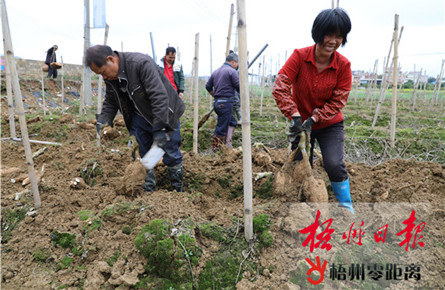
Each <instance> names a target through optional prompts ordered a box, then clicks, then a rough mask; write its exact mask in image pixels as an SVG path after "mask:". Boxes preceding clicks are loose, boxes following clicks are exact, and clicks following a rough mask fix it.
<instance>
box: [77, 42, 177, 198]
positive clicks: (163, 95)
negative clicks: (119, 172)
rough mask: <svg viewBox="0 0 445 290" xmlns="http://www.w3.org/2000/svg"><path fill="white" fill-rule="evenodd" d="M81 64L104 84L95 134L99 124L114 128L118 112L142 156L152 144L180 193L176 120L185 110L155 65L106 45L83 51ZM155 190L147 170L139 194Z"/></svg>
mask: <svg viewBox="0 0 445 290" xmlns="http://www.w3.org/2000/svg"><path fill="white" fill-rule="evenodd" d="M85 65H87V66H88V67H90V68H91V70H92V71H93V72H95V73H96V74H100V75H102V77H103V79H104V81H105V84H106V93H105V98H104V102H103V106H102V111H101V113H100V114H99V115H98V117H97V125H96V126H97V131H98V133H99V134H100V133H101V131H102V127H103V126H104V125H106V124H108V125H110V126H111V125H112V124H113V120H114V118H115V116H116V114H117V112H118V110H119V111H120V112H121V113H122V115H123V117H124V121H125V125H126V127H127V129H128V131H129V132H130V134H131V135H134V136H135V137H136V141H137V142H138V144H139V153H140V155H141V157H143V156H144V155H145V154H146V153H147V152H148V150H149V149H150V148H151V146H152V145H153V144H154V145H157V146H158V147H160V148H162V149H163V150H164V151H165V155H164V158H163V162H164V164H165V165H167V167H168V174H169V178H170V182H171V185H172V187H173V189H174V190H176V191H178V192H181V191H182V154H181V151H180V150H179V146H180V145H181V134H180V123H179V118H180V117H181V116H182V114H183V113H184V111H185V105H184V102H183V101H182V100H181V98H180V97H179V96H178V93H177V92H176V91H175V89H174V88H173V87H172V86H171V84H170V83H169V81H168V79H167V78H166V77H165V76H164V74H163V73H162V71H160V70H159V68H158V66H157V65H156V63H155V62H154V60H153V59H152V58H151V57H150V56H148V55H144V54H142V53H137V52H117V51H113V50H112V49H111V48H110V47H109V46H106V45H96V46H93V47H90V48H89V49H88V50H87V52H86V58H85ZM155 188H156V178H155V171H154V169H150V170H147V176H146V177H145V184H144V189H145V190H146V191H149V192H151V191H154V190H155Z"/></svg>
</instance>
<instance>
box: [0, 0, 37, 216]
mask: <svg viewBox="0 0 445 290" xmlns="http://www.w3.org/2000/svg"><path fill="white" fill-rule="evenodd" d="M1 2H2V17H1V18H2V20H1V21H2V30H3V37H4V41H5V51H6V54H5V59H6V58H8V64H9V65H8V67H7V69H9V70H10V73H11V81H12V86H13V90H14V97H15V104H16V108H17V115H18V116H19V121H20V130H21V133H22V138H23V147H24V149H25V156H26V164H27V165H28V174H29V179H30V183H31V192H32V195H33V199H34V207H35V208H36V209H38V208H40V206H41V201H40V194H39V187H38V185H37V178H36V172H35V170H34V161H33V159H32V151H31V145H30V144H29V137H28V127H27V126H26V118H25V109H24V108H23V99H22V93H21V91H20V83H19V76H18V74H17V69H16V64H15V59H14V50H13V48H12V40H11V34H10V31H9V22H8V15H7V12H6V4H5V0H1Z"/></svg>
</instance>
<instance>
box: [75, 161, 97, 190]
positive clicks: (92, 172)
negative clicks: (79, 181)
mask: <svg viewBox="0 0 445 290" xmlns="http://www.w3.org/2000/svg"><path fill="white" fill-rule="evenodd" d="M99 176H102V167H101V166H100V164H99V163H98V162H97V161H96V160H94V159H91V160H88V161H86V162H85V164H84V166H83V167H82V169H81V170H80V177H82V178H83V180H85V183H86V184H88V185H89V186H94V185H96V177H99Z"/></svg>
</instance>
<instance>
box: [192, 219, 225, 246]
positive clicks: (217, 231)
mask: <svg viewBox="0 0 445 290" xmlns="http://www.w3.org/2000/svg"><path fill="white" fill-rule="evenodd" d="M198 230H199V231H200V233H201V234H202V235H203V236H204V237H206V238H209V239H212V240H215V241H218V242H220V243H221V242H224V241H225V240H226V239H227V233H226V230H225V229H224V228H222V227H221V226H219V225H217V224H216V223H215V222H203V223H200V224H199V225H198Z"/></svg>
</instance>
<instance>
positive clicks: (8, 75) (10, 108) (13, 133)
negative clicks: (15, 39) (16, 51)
mask: <svg viewBox="0 0 445 290" xmlns="http://www.w3.org/2000/svg"><path fill="white" fill-rule="evenodd" d="M3 50H4V57H5V81H6V94H7V95H8V96H7V97H8V118H9V132H10V134H11V138H16V137H17V133H16V131H15V117H14V114H15V109H14V98H13V95H12V85H11V84H12V81H11V70H9V69H6V68H7V67H8V66H10V64H9V62H8V58H7V57H6V44H5V38H4V37H3Z"/></svg>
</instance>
